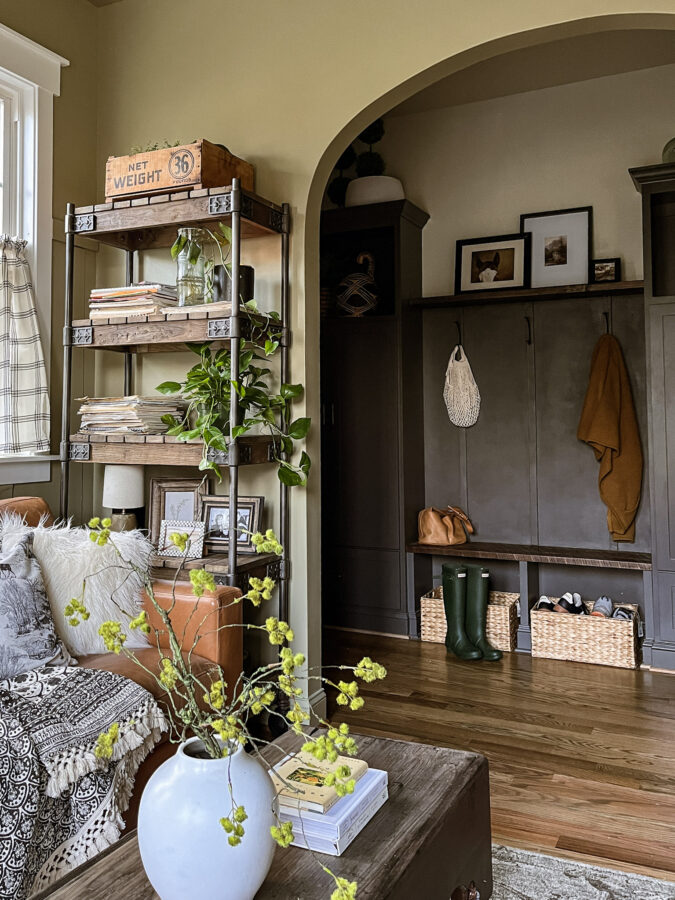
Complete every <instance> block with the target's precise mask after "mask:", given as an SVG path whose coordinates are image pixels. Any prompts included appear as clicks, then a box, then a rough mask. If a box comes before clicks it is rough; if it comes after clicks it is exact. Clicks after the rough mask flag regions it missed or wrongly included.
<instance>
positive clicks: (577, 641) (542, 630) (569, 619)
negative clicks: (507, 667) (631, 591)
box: [530, 597, 641, 669]
mask: <svg viewBox="0 0 675 900" xmlns="http://www.w3.org/2000/svg"><path fill="white" fill-rule="evenodd" d="M551 600H557V597H551ZM617 605H618V606H622V607H624V608H625V609H629V610H631V611H632V612H633V613H634V614H635V617H634V618H633V619H605V618H602V617H600V616H577V615H571V614H569V613H567V614H565V613H555V612H550V611H549V610H544V609H533V610H531V611H530V636H531V639H532V656H539V657H543V658H545V659H564V660H569V661H571V662H583V663H592V664H594V665H597V666H616V667H618V668H621V669H636V668H637V667H638V666H639V665H640V662H641V652H640V642H639V633H640V618H639V616H640V614H639V609H638V607H637V606H635V605H634V604H632V603H620V604H617ZM586 606H587V607H589V608H590V606H591V604H589V603H587V604H586Z"/></svg>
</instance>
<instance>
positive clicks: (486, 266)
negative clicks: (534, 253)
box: [455, 234, 530, 294]
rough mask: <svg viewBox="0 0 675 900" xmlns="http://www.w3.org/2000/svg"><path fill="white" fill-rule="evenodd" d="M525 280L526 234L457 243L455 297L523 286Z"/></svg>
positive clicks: (527, 272)
mask: <svg viewBox="0 0 675 900" xmlns="http://www.w3.org/2000/svg"><path fill="white" fill-rule="evenodd" d="M529 277H530V236H529V234H504V235H501V236H498V237H487V238H470V239H468V240H463V241H457V251H456V255H455V293H456V294H468V293H472V292H474V291H500V290H502V291H503V290H507V289H509V288H511V289H513V288H521V287H527V286H528V283H529Z"/></svg>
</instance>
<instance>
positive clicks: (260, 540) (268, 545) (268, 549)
mask: <svg viewBox="0 0 675 900" xmlns="http://www.w3.org/2000/svg"><path fill="white" fill-rule="evenodd" d="M251 542H252V544H253V546H254V547H255V549H256V552H257V553H275V554H276V555H277V556H281V555H282V554H283V552H284V548H283V547H282V546H281V544H280V543H279V541H278V540H277V536H276V534H275V533H274V531H273V530H272V529H271V528H268V529H267V531H266V532H265V534H261V533H260V532H259V531H256V532H255V534H253V535H251Z"/></svg>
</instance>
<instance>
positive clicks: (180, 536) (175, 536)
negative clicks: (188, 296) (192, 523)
mask: <svg viewBox="0 0 675 900" xmlns="http://www.w3.org/2000/svg"><path fill="white" fill-rule="evenodd" d="M189 540H190V535H189V534H188V533H187V531H172V532H171V534H170V535H169V541H170V542H171V543H172V544H173V545H174V546H175V547H178V549H179V550H180V552H181V553H185V551H186V549H187V545H188V541H189Z"/></svg>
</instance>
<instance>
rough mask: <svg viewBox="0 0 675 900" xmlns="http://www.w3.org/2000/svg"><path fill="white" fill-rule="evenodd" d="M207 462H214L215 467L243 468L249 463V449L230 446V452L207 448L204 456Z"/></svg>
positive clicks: (244, 446)
mask: <svg viewBox="0 0 675 900" xmlns="http://www.w3.org/2000/svg"><path fill="white" fill-rule="evenodd" d="M206 458H207V459H208V461H209V462H214V463H215V464H216V465H217V466H245V465H248V464H249V463H250V462H251V458H252V457H251V447H250V445H247V444H244V445H243V446H242V445H241V444H230V451H229V453H226V452H225V450H216V448H215V447H209V449H208V452H207V454H206Z"/></svg>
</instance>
